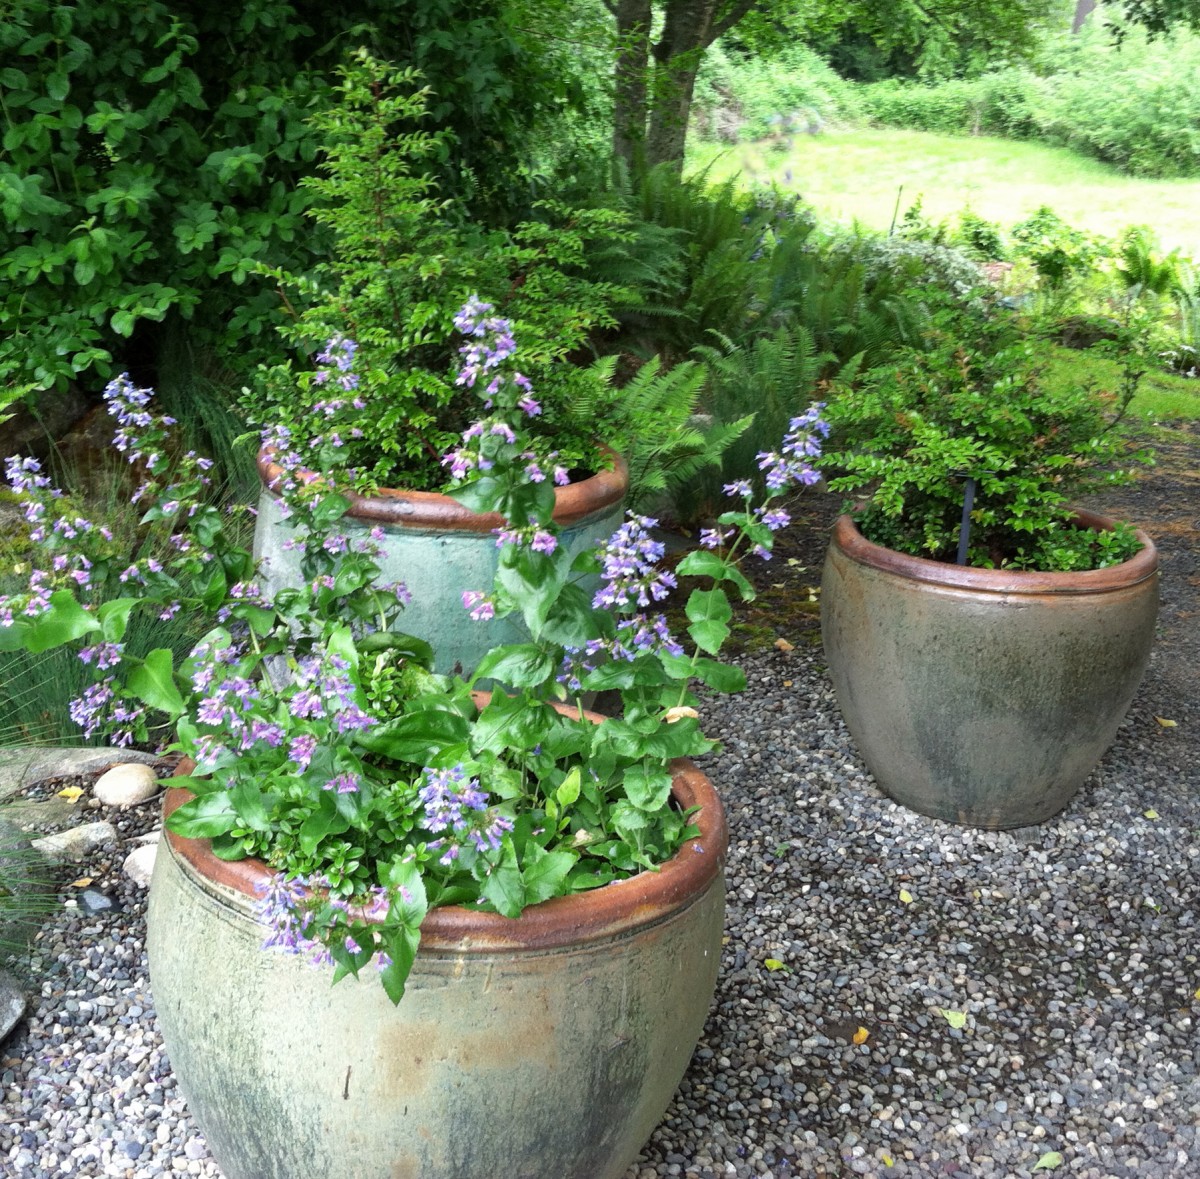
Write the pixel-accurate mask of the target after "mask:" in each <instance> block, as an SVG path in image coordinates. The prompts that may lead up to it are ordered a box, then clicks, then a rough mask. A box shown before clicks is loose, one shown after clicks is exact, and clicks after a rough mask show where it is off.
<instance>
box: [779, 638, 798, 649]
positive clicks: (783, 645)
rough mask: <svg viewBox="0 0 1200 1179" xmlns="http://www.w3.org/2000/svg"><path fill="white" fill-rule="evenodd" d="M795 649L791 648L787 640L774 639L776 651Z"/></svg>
mask: <svg viewBox="0 0 1200 1179" xmlns="http://www.w3.org/2000/svg"><path fill="white" fill-rule="evenodd" d="M795 649H796V648H795V647H793V646H792V644H791V643H789V642H788V641H787V639H776V640H775V650H776V651H794V650H795Z"/></svg>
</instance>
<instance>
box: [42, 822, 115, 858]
mask: <svg viewBox="0 0 1200 1179" xmlns="http://www.w3.org/2000/svg"><path fill="white" fill-rule="evenodd" d="M116 842H117V829H116V828H115V827H114V826H113V825H112V824H111V823H85V824H84V825H83V826H82V827H72V828H71V829H70V830H69V831H60V832H58V834H57V835H46V836H43V837H42V838H41V839H35V840H34V841H33V846H34V848H35V849H36V850H37V851H38V852H40V853H41V854H42V855H43V856H44V857H45V858H46V859H47V860H49V862H50V863H51V864H77V863H79V861H80V860H82V859H85V858H86V857H87V856H88V855H90V854H91V853H92V852H93V851H95V850H96V848H98V847H109V846H111V845H112V844H114V843H116Z"/></svg>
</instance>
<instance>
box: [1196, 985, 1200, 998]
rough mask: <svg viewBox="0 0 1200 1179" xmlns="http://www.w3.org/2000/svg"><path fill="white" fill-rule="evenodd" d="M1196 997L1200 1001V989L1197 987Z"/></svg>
mask: <svg viewBox="0 0 1200 1179" xmlns="http://www.w3.org/2000/svg"><path fill="white" fill-rule="evenodd" d="M1195 997H1196V998H1197V999H1200V987H1197V988H1196V996H1195Z"/></svg>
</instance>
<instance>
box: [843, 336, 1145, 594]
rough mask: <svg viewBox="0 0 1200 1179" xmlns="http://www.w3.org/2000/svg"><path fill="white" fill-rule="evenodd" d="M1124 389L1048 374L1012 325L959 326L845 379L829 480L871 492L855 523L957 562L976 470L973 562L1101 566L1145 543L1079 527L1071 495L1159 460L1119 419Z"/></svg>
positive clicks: (898, 544)
mask: <svg viewBox="0 0 1200 1179" xmlns="http://www.w3.org/2000/svg"><path fill="white" fill-rule="evenodd" d="M1116 401H1117V399H1116V398H1115V397H1113V396H1111V395H1110V396H1106V395H1104V394H1103V393H1101V392H1099V391H1098V390H1097V389H1095V388H1093V387H1091V386H1088V385H1078V386H1074V387H1071V386H1059V387H1056V388H1051V387H1048V386H1046V385H1044V384H1043V383H1042V381H1041V376H1040V371H1039V368H1038V365H1037V363H1036V358H1035V357H1034V356H1033V355H1032V354H1031V351H1030V348H1029V346H1028V345H1027V344H1025V343H1023V342H1021V341H1020V340H1019V339H1014V338H1012V337H1011V336H1008V337H1007V338H1006V334H1005V333H1004V332H1003V330H1002V329H997V330H995V331H993V332H991V333H989V334H988V335H987V336H985V338H983V339H981V340H978V341H974V342H972V343H966V344H964V343H960V342H958V341H957V340H956V339H955V338H954V333H953V332H951V333H950V334H949V335H948V336H946V337H944V338H941V339H938V340H935V341H934V342H933V345H932V347H931V348H930V349H929V350H928V351H924V352H916V351H913V352H910V353H909V354H907V355H906V356H904V357H903V358H901V359H900V360H899V362H898V363H896V364H894V365H888V366H887V367H886V368H880V369H875V370H873V371H871V372H869V373H867V374H866V376H865V378H864V379H863V381H862V382H861V383H860V384H858V385H855V386H853V387H843V388H841V389H839V390H838V391H837V394H836V395H835V396H834V397H832V398H831V400H830V404H829V409H828V417H829V421H830V423H831V424H832V426H833V429H834V437H835V439H836V445H837V449H836V451H834V452H831V453H829V454H827V455H826V456H825V457H824V458H823V460H822V462H821V466H822V468H823V469H824V470H825V472H826V473H827V474H828V475H830V476H832V478H831V479H830V483H829V486H830V488H831V489H832V490H834V491H848V492H865V493H866V495H867V500H866V503H865V506H863V507H862V510H861V511H860V512H859V514H858V516H857V522H858V524H859V527H860V529H861V531H862V533H863V535H864V536H866V537H867V539H868V540H871V541H873V542H875V543H876V544H881V545H884V546H885V547H887V548H891V549H895V550H896V551H898V552H903V553H910V554H912V555H913V556H919V557H927V558H929V559H932V560H936V561H953V560H954V559H955V554H956V550H957V546H958V540H959V529H960V525H961V521H962V511H963V502H964V489H965V485H966V480H967V479H968V478H971V479H974V480H976V481H977V484H978V490H977V492H976V495H975V500H974V510H973V512H972V515H971V547H970V551H969V552H968V555H967V563H968V564H971V565H975V566H979V567H983V568H1020V569H1042V570H1048V571H1052V570H1071V569H1093V568H1099V567H1101V566H1104V565H1110V564H1115V563H1117V562H1120V561H1123V560H1126V559H1127V558H1128V557H1130V556H1132V555H1133V553H1134V552H1136V551H1137V548H1138V542H1137V540H1136V539H1135V537H1134V535H1133V533H1132V531H1131V530H1129V529H1124V530H1118V531H1116V532H1113V533H1110V534H1096V533H1092V532H1089V531H1087V530H1079V529H1077V528H1075V527H1074V526H1073V524H1072V511H1071V508H1070V507H1069V506H1068V501H1069V497H1071V496H1073V495H1080V494H1084V493H1086V492H1088V491H1093V490H1098V489H1099V488H1101V487H1104V486H1110V485H1113V484H1118V483H1122V482H1126V481H1128V480H1129V479H1130V478H1131V477H1132V469H1133V466H1134V465H1135V464H1136V462H1138V461H1147V460H1148V456H1147V455H1145V454H1136V455H1135V454H1131V453H1130V451H1129V448H1128V446H1127V444H1126V442H1125V441H1124V439H1123V437H1122V436H1121V435H1120V434H1119V433H1118V432H1117V431H1116V430H1115V429H1114V423H1115V419H1116V418H1118V417H1119V414H1120V412H1121V411H1122V409H1123V408H1124V407H1123V406H1122V405H1119V404H1116ZM854 506H856V505H854V504H853V503H851V504H848V507H854Z"/></svg>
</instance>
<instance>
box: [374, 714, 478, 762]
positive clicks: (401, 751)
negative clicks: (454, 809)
mask: <svg viewBox="0 0 1200 1179" xmlns="http://www.w3.org/2000/svg"><path fill="white" fill-rule="evenodd" d="M470 736H471V726H470V725H469V724H468V722H467V720H466V718H465V717H463V716H460V715H459V714H458V713H457V712H451V711H449V710H448V709H444V708H429V709H424V710H422V711H421V712H412V713H408V714H406V715H405V716H401V717H397V718H396V719H395V720H392V721H387V722H386V723H385V724H383V725H380V726H379V727H378V728H376V729H371V730H368V731H367V732H365V733H360V734H359V735H358V744H360V745H361V746H362V747H363V748H364V749H368V750H370V751H371V752H372V753H381V754H383V756H384V757H391V758H395V759H396V760H397V761H408V762H415V763H416V764H418V765H432V764H433V759H434V758H435V757H436V756H437V755H438V754H440V753H441V752H442V751H443V750H444V749H446V747H447V746H459V745H465V744H466V743H467V741H468V739H469V738H470Z"/></svg>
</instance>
